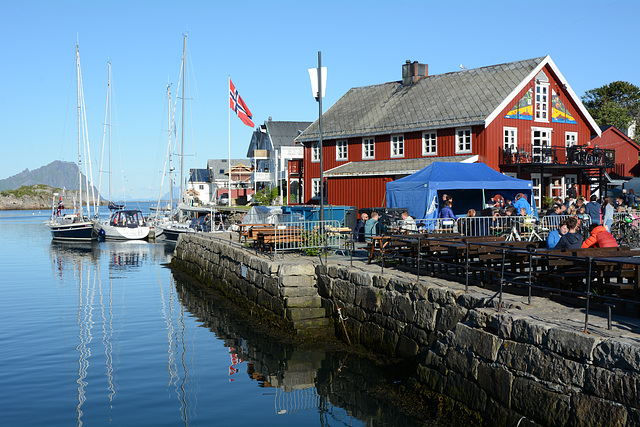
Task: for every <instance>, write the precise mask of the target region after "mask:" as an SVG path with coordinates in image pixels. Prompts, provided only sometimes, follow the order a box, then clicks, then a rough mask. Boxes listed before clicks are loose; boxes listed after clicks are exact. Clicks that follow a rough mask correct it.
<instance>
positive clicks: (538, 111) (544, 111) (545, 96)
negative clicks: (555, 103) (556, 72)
mask: <svg viewBox="0 0 640 427" xmlns="http://www.w3.org/2000/svg"><path fill="white" fill-rule="evenodd" d="M548 114H549V84H548V83H543V82H536V102H535V118H536V121H537V122H548V121H549V116H548Z"/></svg>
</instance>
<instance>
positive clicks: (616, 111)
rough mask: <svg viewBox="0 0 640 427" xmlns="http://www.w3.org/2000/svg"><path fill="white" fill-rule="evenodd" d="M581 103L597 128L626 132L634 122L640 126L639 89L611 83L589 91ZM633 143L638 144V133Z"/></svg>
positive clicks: (621, 83)
mask: <svg viewBox="0 0 640 427" xmlns="http://www.w3.org/2000/svg"><path fill="white" fill-rule="evenodd" d="M582 103H583V104H584V106H585V107H586V108H587V110H588V111H589V114H591V116H592V117H593V119H594V120H595V121H596V123H597V124H598V125H599V126H606V125H613V126H615V127H617V128H618V129H620V130H623V131H626V130H627V128H628V127H629V125H631V124H632V123H633V121H634V120H635V121H636V123H637V125H640V88H639V87H638V86H636V85H633V84H631V83H628V82H620V81H618V82H613V83H609V84H608V85H605V86H602V87H599V88H596V89H591V90H589V91H587V92H586V93H585V94H584V96H583V97H582ZM634 139H635V141H636V142H638V143H640V132H638V131H636V135H635V138H634Z"/></svg>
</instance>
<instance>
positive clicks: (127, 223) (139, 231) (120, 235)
mask: <svg viewBox="0 0 640 427" xmlns="http://www.w3.org/2000/svg"><path fill="white" fill-rule="evenodd" d="M108 66H109V78H108V82H107V107H106V111H105V121H104V132H103V139H102V147H103V149H102V152H103V153H104V145H105V142H106V141H107V134H108V142H109V149H108V153H109V167H108V173H109V212H110V214H109V219H106V220H100V221H96V222H95V224H94V227H93V233H94V235H95V236H96V237H97V238H98V239H99V240H143V239H146V238H147V237H149V227H148V225H147V224H146V222H145V219H144V216H143V215H142V212H141V211H140V210H139V209H127V208H126V206H125V205H119V204H116V203H114V202H112V201H111V63H110V62H109V63H108ZM107 130H108V132H107ZM103 160H104V158H103ZM101 163H102V162H101ZM101 186H102V176H101V177H100V184H99V185H98V188H100V187H101Z"/></svg>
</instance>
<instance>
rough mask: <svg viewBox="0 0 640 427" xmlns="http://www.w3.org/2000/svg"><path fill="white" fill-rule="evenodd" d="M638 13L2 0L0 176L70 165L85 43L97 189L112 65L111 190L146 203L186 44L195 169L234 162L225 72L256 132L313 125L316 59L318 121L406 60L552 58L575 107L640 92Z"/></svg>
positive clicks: (567, 5) (631, 9)
mask: <svg viewBox="0 0 640 427" xmlns="http://www.w3.org/2000/svg"><path fill="white" fill-rule="evenodd" d="M638 16H640V2H638V1H636V0H628V1H627V0H620V1H612V2H606V3H605V2H602V1H590V0H586V1H544V0H542V1H538V2H533V3H532V2H521V1H485V2H479V1H455V0H452V1H449V2H435V1H433V2H429V1H418V2H410V3H403V2H391V1H376V0H371V1H366V2H360V1H333V0H327V1H323V2H304V1H277V0H275V1H271V2H264V1H243V2H229V1H190V0H186V1H182V2H168V1H163V0H160V1H135V0H133V1H132V0H128V1H118V0H112V1H108V2H106V1H86V0H83V1H64V0H63V1H29V0H25V1H20V2H3V10H2V14H1V15H0V42H1V43H2V49H1V50H0V52H2V62H1V66H0V81H1V82H2V84H0V100H1V102H0V121H1V122H0V124H1V125H2V132H1V133H0V135H1V136H0V138H1V139H2V148H3V151H4V155H3V156H1V157H0V179H2V178H6V177H9V176H11V175H14V174H16V173H19V172H21V171H23V170H24V169H27V168H28V169H31V170H32V169H36V168H38V167H41V166H44V165H46V164H48V163H50V162H52V161H54V160H66V161H76V160H77V130H76V116H75V114H76V113H75V106H76V100H75V96H76V95H75V81H74V78H75V74H74V73H75V43H76V40H78V41H79V47H80V58H81V64H82V77H83V81H84V92H85V102H86V105H87V107H88V108H87V118H88V121H89V133H90V142H91V150H92V159H91V162H92V164H93V171H94V172H93V175H94V176H93V178H94V181H95V182H96V184H97V182H98V171H99V166H98V164H99V161H100V152H101V146H102V134H103V122H104V113H105V104H106V88H107V62H108V61H111V65H112V75H113V77H112V88H113V102H112V109H113V118H112V131H113V133H112V135H113V136H112V144H113V160H112V164H113V170H114V171H113V175H112V185H113V189H112V192H113V193H114V194H119V195H122V194H124V195H126V198H128V199H138V200H151V199H155V198H157V197H158V194H159V187H160V181H161V172H162V169H163V164H164V160H165V151H166V145H167V139H168V136H167V128H168V124H167V121H168V119H167V100H166V85H167V82H170V83H171V84H172V97H174V100H175V96H176V95H175V90H176V88H177V86H178V79H179V72H180V63H181V57H182V35H183V34H184V33H187V34H188V37H187V49H188V56H189V74H188V76H189V81H190V82H191V86H190V87H191V90H190V91H189V93H187V98H188V101H187V105H188V107H187V109H186V110H187V115H186V116H187V117H186V121H187V124H186V125H185V145H186V148H185V155H186V156H185V169H188V168H192V167H194V165H195V166H196V167H199V168H204V167H206V161H207V159H209V158H227V153H228V146H229V119H228V117H229V116H228V76H230V77H231V79H232V80H233V82H234V84H235V86H236V88H237V89H238V91H239V93H240V95H241V96H242V97H243V99H244V100H245V102H246V104H247V106H248V107H249V109H250V110H251V112H252V113H253V119H254V123H255V124H256V125H258V124H260V123H263V122H264V121H265V120H267V119H268V118H269V117H272V118H273V120H292V121H313V120H315V119H317V116H318V106H317V103H316V102H315V100H314V99H313V97H312V96H311V88H310V83H309V75H308V72H307V69H308V68H313V67H315V66H316V65H317V57H318V51H322V63H323V64H322V65H323V66H326V67H327V68H328V78H327V93H326V98H325V99H324V101H323V107H324V110H325V111H326V109H328V108H329V107H330V106H331V105H332V104H333V103H335V102H336V101H337V100H338V99H339V98H340V97H341V96H342V95H343V94H344V93H345V92H346V91H348V90H349V89H350V88H351V87H358V86H366V85H371V84H378V83H384V82H389V81H395V80H400V78H401V65H402V64H403V63H404V62H405V60H407V59H410V60H412V61H419V62H421V63H427V64H428V65H429V74H432V75H433V74H441V73H446V72H451V71H456V70H459V66H460V64H463V65H464V66H465V67H466V68H476V67H483V66H487V65H493V64H499V63H503V62H511V61H517V60H522V59H528V58H534V57H538V56H544V55H550V56H551V58H552V59H553V60H554V62H555V63H556V65H557V66H558V67H559V69H560V71H561V72H562V74H563V75H564V76H565V78H566V79H567V80H568V81H569V84H570V85H571V87H572V88H573V90H574V91H575V92H576V94H577V95H578V96H582V95H583V94H584V92H585V91H587V90H589V89H593V88H596V87H599V86H602V85H605V84H607V83H610V82H612V81H616V80H624V81H628V82H631V83H633V84H635V85H640V71H639V70H640V67H639V65H640V64H639V61H640V59H639V58H640V57H639V55H638V53H637V42H638V40H640V30H638V28H639V26H638V25H637V17H638ZM230 133H231V157H233V158H245V157H246V152H247V147H248V144H249V141H250V138H251V133H252V129H251V128H249V127H248V126H245V125H244V124H243V123H242V122H241V121H240V120H239V119H238V118H237V117H235V116H231V126H230ZM103 181H106V176H104V175H103ZM167 188H168V187H167V185H166V184H165V192H166V191H167V190H166V189H167ZM106 191H107V190H106V184H104V183H103V186H102V192H103V194H106Z"/></svg>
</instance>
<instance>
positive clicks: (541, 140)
mask: <svg viewBox="0 0 640 427" xmlns="http://www.w3.org/2000/svg"><path fill="white" fill-rule="evenodd" d="M552 151H553V150H552V148H551V129H545V128H531V158H532V161H533V162H534V163H541V162H544V163H551V160H552V155H553V152H552Z"/></svg>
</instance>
